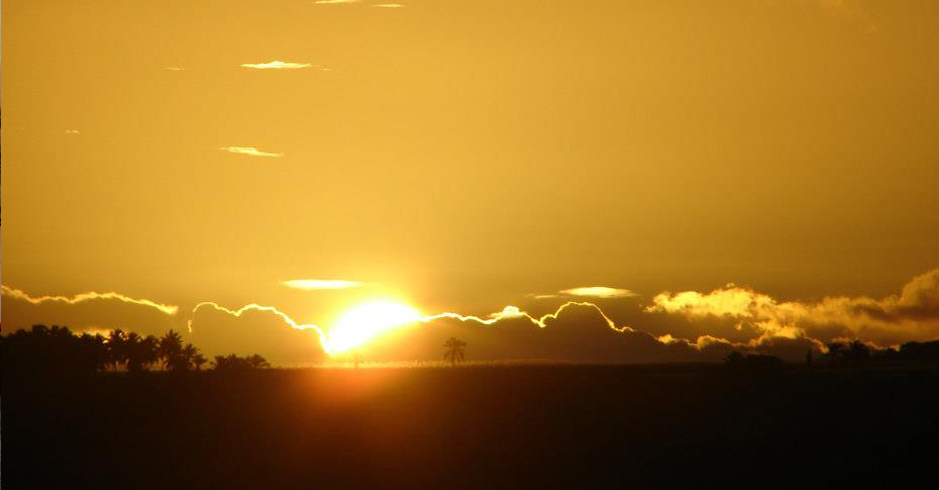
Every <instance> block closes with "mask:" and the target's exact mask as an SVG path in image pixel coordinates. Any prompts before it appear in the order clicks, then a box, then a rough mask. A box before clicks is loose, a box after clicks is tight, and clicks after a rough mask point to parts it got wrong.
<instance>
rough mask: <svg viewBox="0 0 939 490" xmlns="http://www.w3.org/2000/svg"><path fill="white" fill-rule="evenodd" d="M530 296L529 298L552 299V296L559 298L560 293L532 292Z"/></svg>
mask: <svg viewBox="0 0 939 490" xmlns="http://www.w3.org/2000/svg"><path fill="white" fill-rule="evenodd" d="M528 297H529V298H534V299H551V298H557V297H558V295H556V294H535V293H531V294H529V295H528Z"/></svg>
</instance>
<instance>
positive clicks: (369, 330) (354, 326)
mask: <svg viewBox="0 0 939 490" xmlns="http://www.w3.org/2000/svg"><path fill="white" fill-rule="evenodd" d="M420 318H421V314H420V312H418V311H417V310H416V309H414V308H412V307H410V306H408V305H406V304H404V303H399V302H397V301H387V300H386V301H372V302H368V303H363V304H360V305H358V306H354V307H352V308H350V309H349V310H348V311H346V312H345V313H343V314H342V316H341V317H339V320H337V321H336V323H335V324H333V326H332V328H330V329H329V331H328V332H327V335H326V341H325V345H324V346H323V347H324V348H325V350H326V352H328V353H329V354H330V355H337V354H343V353H345V352H349V351H351V350H353V349H355V348H357V347H359V346H361V345H364V344H365V343H367V342H369V341H371V340H372V339H374V338H376V337H378V336H379V335H381V334H382V333H385V332H387V331H389V330H391V329H394V328H396V327H400V326H402V325H406V324H408V323H412V322H415V321H417V320H420Z"/></svg>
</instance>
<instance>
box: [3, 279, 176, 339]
mask: <svg viewBox="0 0 939 490" xmlns="http://www.w3.org/2000/svg"><path fill="white" fill-rule="evenodd" d="M0 292H2V302H3V323H4V326H5V328H4V332H11V331H16V330H20V329H23V328H29V327H30V326H31V325H36V324H45V325H63V326H69V327H71V328H73V329H74V330H77V331H87V330H88V329H103V330H107V329H114V328H123V329H125V330H131V329H132V330H134V331H135V332H137V333H140V334H161V333H164V332H166V331H167V330H169V329H170V328H178V325H177V322H178V321H179V319H178V317H177V316H176V313H177V311H178V307H177V306H175V305H170V304H164V303H161V302H158V301H153V300H150V299H142V298H133V297H130V296H126V295H123V294H120V293H115V292H109V293H97V292H87V293H81V294H77V295H75V296H32V295H30V294H28V293H26V292H24V291H22V290H20V289H16V288H12V287H9V286H6V285H2V286H0Z"/></svg>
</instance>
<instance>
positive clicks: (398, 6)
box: [372, 3, 404, 9]
mask: <svg viewBox="0 0 939 490" xmlns="http://www.w3.org/2000/svg"><path fill="white" fill-rule="evenodd" d="M372 7H378V8H386V9H403V8H404V5H401V4H400V3H376V4H375V5H372Z"/></svg>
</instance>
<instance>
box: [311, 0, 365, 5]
mask: <svg viewBox="0 0 939 490" xmlns="http://www.w3.org/2000/svg"><path fill="white" fill-rule="evenodd" d="M358 1H359V0H316V1H315V2H313V3H315V4H317V5H338V4H341V3H358Z"/></svg>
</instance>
